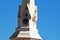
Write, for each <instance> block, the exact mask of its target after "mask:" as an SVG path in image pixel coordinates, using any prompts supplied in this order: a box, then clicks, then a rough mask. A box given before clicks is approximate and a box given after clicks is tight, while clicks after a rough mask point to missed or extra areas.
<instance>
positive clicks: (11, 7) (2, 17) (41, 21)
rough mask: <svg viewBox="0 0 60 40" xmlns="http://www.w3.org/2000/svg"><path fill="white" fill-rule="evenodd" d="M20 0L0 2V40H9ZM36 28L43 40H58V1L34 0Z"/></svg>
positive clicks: (15, 23) (59, 3) (59, 23)
mask: <svg viewBox="0 0 60 40" xmlns="http://www.w3.org/2000/svg"><path fill="white" fill-rule="evenodd" d="M19 5H21V0H0V40H9V37H10V36H11V35H12V34H13V33H14V31H15V29H16V27H17V19H18V17H17V16H18V7H19ZM36 5H37V6H38V21H37V28H38V31H39V34H40V35H41V37H42V39H43V40H60V0H36Z"/></svg>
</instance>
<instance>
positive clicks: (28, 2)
mask: <svg viewBox="0 0 60 40" xmlns="http://www.w3.org/2000/svg"><path fill="white" fill-rule="evenodd" d="M36 22H37V6H36V5H35V0H22V5H21V6H19V11H18V27H17V28H16V31H15V33H14V34H13V35H12V36H11V37H10V40H42V39H41V37H40V35H39V34H38V30H37V26H36Z"/></svg>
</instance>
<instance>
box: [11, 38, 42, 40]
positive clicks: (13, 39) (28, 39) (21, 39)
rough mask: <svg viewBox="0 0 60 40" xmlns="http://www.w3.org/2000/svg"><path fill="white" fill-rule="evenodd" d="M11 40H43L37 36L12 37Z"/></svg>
mask: <svg viewBox="0 0 60 40" xmlns="http://www.w3.org/2000/svg"><path fill="white" fill-rule="evenodd" d="M10 40H41V39H35V38H12V39H10Z"/></svg>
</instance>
